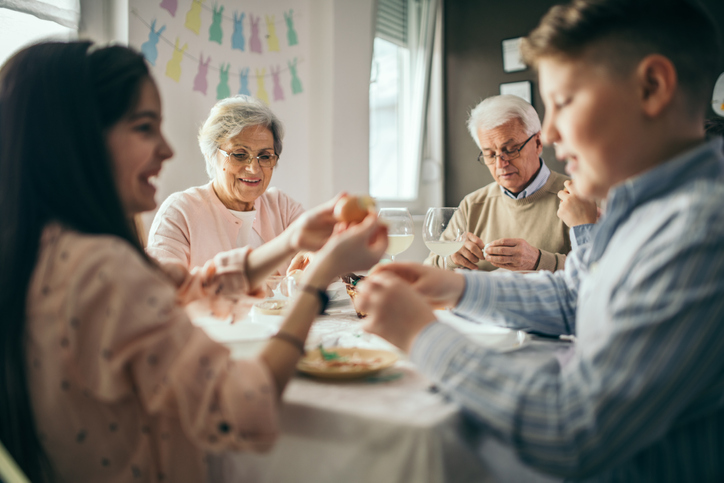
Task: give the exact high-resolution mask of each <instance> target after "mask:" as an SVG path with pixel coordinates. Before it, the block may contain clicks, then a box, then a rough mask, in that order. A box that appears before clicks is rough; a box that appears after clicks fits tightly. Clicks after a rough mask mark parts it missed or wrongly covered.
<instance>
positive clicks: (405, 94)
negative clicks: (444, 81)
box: [369, 0, 440, 207]
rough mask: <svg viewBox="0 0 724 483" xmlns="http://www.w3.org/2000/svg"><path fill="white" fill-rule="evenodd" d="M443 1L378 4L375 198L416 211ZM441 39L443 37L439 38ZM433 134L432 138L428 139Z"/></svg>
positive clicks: (373, 79)
mask: <svg viewBox="0 0 724 483" xmlns="http://www.w3.org/2000/svg"><path fill="white" fill-rule="evenodd" d="M438 4H439V2H438V0H378V3H377V18H376V25H375V39H374V50H373V54H372V69H371V76H370V160H369V163H370V194H371V195H372V196H373V197H375V198H377V199H378V200H380V201H383V202H385V201H386V202H388V203H383V204H388V205H390V204H395V203H402V204H405V205H407V206H410V207H412V206H413V205H414V204H415V203H416V202H419V198H420V175H421V171H422V170H423V169H422V167H423V163H422V159H423V152H424V147H425V145H426V144H427V141H426V140H425V137H424V136H425V134H426V129H428V122H427V121H428V105H429V97H430V72H431V63H432V51H433V46H434V43H433V40H434V36H435V34H436V32H435V26H436V23H437V25H440V24H439V22H436V20H437V15H438V10H439V9H438ZM438 35H439V32H438ZM428 134H429V133H428Z"/></svg>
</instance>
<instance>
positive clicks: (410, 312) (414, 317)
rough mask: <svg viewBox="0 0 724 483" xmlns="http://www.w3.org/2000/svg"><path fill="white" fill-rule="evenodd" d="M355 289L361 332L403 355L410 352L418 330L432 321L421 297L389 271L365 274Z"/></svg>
mask: <svg viewBox="0 0 724 483" xmlns="http://www.w3.org/2000/svg"><path fill="white" fill-rule="evenodd" d="M427 268H429V267H427ZM437 271H440V270H437ZM357 290H358V295H357V298H358V302H359V307H360V310H362V311H363V312H365V313H366V314H367V321H366V323H365V326H364V329H365V330H366V331H367V332H370V333H372V334H377V335H379V336H380V337H382V338H384V339H386V340H388V341H389V342H391V343H392V344H394V345H396V346H397V347H399V348H400V349H402V350H403V351H405V352H410V349H411V348H412V343H413V342H414V340H415V338H416V337H417V335H418V334H419V333H420V331H421V330H422V329H423V328H425V326H427V325H428V324H430V323H431V322H433V321H434V320H435V315H434V314H433V312H432V307H431V306H430V305H428V304H427V303H425V300H424V298H423V297H422V295H420V294H419V293H418V292H417V291H416V290H415V289H413V288H412V286H411V285H410V284H409V283H406V280H404V279H401V278H400V277H398V276H397V275H395V274H394V273H393V272H391V271H381V270H380V271H377V272H375V273H374V274H372V275H369V276H368V277H367V278H365V280H364V281H362V282H361V283H360V284H359V285H358V288H357Z"/></svg>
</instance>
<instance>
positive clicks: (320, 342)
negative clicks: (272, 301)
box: [206, 289, 573, 483]
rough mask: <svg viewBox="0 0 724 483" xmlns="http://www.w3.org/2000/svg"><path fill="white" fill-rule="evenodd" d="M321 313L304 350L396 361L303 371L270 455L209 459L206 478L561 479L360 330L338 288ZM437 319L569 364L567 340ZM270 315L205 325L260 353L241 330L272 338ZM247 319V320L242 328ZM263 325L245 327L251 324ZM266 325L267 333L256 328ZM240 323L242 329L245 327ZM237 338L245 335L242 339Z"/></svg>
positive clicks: (487, 341)
mask: <svg viewBox="0 0 724 483" xmlns="http://www.w3.org/2000/svg"><path fill="white" fill-rule="evenodd" d="M330 295H332V297H331V298H332V300H331V302H330V303H329V305H328V307H327V310H326V311H325V313H324V314H322V315H319V316H318V317H317V318H316V320H315V322H314V323H313V325H312V328H311V330H310V334H309V336H308V338H307V341H306V350H307V352H308V353H309V352H310V351H315V350H319V346H322V347H323V348H328V349H329V350H334V348H358V349H361V350H364V349H372V350H378V351H386V352H391V353H394V355H395V356H396V357H393V359H395V360H394V363H392V364H391V365H390V366H389V367H386V368H384V369H382V370H379V371H378V372H374V373H371V374H365V375H363V376H360V377H352V376H350V377H349V378H343V379H330V378H325V377H318V376H310V375H308V374H305V373H302V372H299V373H298V374H297V375H295V377H293V378H292V380H291V381H290V382H289V384H288V386H287V388H286V390H285V392H284V395H283V397H282V401H281V404H280V436H279V438H278V439H277V442H276V444H275V445H274V447H273V448H272V449H271V450H270V451H269V452H267V453H263V454H259V453H251V452H244V453H236V452H226V453H222V454H217V455H210V465H209V471H210V475H209V476H210V480H211V481H214V482H223V483H227V482H255V483H256V482H258V483H285V482H290V483H291V482H295V483H298V482H310V483H342V482H343V483H372V482H375V483H380V482H382V483H384V482H390V483H392V482H395V483H397V482H400V483H406V482H409V483H446V482H450V483H466V482H532V483H537V482H539V483H548V482H556V481H560V480H559V479H557V478H553V477H550V476H546V475H543V474H541V473H538V472H536V471H534V470H532V469H530V468H529V467H527V466H526V465H525V464H524V463H523V462H521V461H520V459H519V458H518V457H517V456H516V455H515V454H514V452H513V451H512V450H511V449H510V448H509V447H507V446H506V445H504V444H503V443H501V442H500V441H498V440H497V439H496V438H495V437H494V436H493V435H492V434H490V433H489V432H487V431H486V430H485V428H484V426H483V425H481V424H479V423H477V422H475V420H474V419H472V418H471V417H470V416H469V415H467V414H466V413H465V411H464V410H463V409H462V408H461V407H460V405H458V404H457V403H456V402H454V401H452V400H451V399H450V398H448V397H447V396H446V395H445V394H444V393H442V392H441V391H440V390H439V389H438V388H437V387H436V386H435V385H434V384H433V383H431V381H430V380H428V379H427V378H426V377H425V376H424V375H423V374H422V373H420V372H419V371H418V370H417V369H416V367H415V364H413V363H412V362H411V361H410V360H409V359H408V358H407V357H406V355H405V354H404V353H402V352H401V351H399V350H398V349H397V348H396V347H394V346H393V345H391V344H390V343H388V342H387V341H385V340H384V339H382V338H380V337H378V336H376V335H373V334H370V333H368V332H365V330H364V323H365V319H364V318H360V317H358V315H357V313H356V311H355V309H354V306H353V304H352V303H351V301H350V298H349V297H348V296H347V294H346V293H345V291H344V290H343V289H341V290H338V291H337V292H331V293H330ZM436 314H437V316H438V320H439V321H441V322H443V323H448V324H451V325H453V326H454V327H455V328H456V329H457V330H459V331H461V332H463V333H465V334H467V335H468V337H470V338H471V339H473V340H475V341H476V342H478V343H479V344H481V345H484V346H487V347H490V348H492V349H493V350H500V351H508V352H510V353H511V355H512V356H514V357H516V358H520V359H523V360H526V361H529V363H530V364H531V367H533V366H535V365H538V364H543V363H547V362H549V361H550V359H551V358H558V359H559V361H565V359H566V357H567V355H566V354H567V353H570V351H571V350H572V345H573V342H570V341H561V340H557V339H542V338H539V337H536V336H531V335H530V334H526V333H525V332H521V331H514V330H510V329H505V328H501V327H498V326H496V325H494V324H492V323H491V322H490V321H470V320H466V319H463V318H462V317H459V316H457V315H455V314H454V313H453V312H451V311H449V310H438V311H436ZM271 319H273V317H265V318H254V317H253V311H252V316H250V317H248V318H247V319H244V320H242V321H237V322H236V323H235V324H234V325H235V326H236V328H235V329H232V328H231V327H225V328H223V330H220V327H218V326H213V325H208V324H207V326H206V327H207V328H208V329H209V330H208V332H209V335H210V336H211V337H212V338H215V339H217V340H218V341H219V342H221V343H224V344H226V345H227V346H228V347H229V348H230V349H231V351H232V356H233V357H250V356H253V353H250V352H249V348H250V347H251V348H252V349H251V351H252V352H253V351H256V350H258V347H260V346H258V345H257V346H256V348H254V347H253V346H250V345H249V344H248V342H249V341H248V340H245V338H244V337H235V336H234V333H235V331H238V332H239V333H244V334H248V333H257V332H260V333H261V336H260V335H259V333H257V337H256V339H259V338H260V337H261V338H262V339H263V338H264V337H268V336H269V335H271V334H272V333H274V331H275V330H276V329H277V328H278V323H279V322H278V321H274V320H271ZM243 324H249V325H248V326H246V327H244V326H243ZM252 325H253V326H259V327H257V328H256V329H255V331H257V332H255V331H249V328H250V327H251V326H252ZM262 326H268V328H269V330H268V331H267V332H266V333H265V332H264V330H262V329H261V328H260V327H262ZM241 329H243V330H241ZM241 339H243V340H241Z"/></svg>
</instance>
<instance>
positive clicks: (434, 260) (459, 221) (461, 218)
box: [422, 200, 469, 270]
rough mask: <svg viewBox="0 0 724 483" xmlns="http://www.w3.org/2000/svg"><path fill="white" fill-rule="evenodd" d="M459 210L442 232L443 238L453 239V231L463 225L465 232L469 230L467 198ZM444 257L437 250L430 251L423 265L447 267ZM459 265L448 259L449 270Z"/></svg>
mask: <svg viewBox="0 0 724 483" xmlns="http://www.w3.org/2000/svg"><path fill="white" fill-rule="evenodd" d="M458 208H459V209H458V211H457V212H455V214H454V215H453V217H452V219H451V220H450V224H449V226H448V228H447V229H446V230H445V232H444V233H443V234H442V239H443V240H453V239H454V237H453V236H452V233H454V230H456V229H458V228H460V227H462V230H463V233H467V232H468V231H469V230H468V222H467V219H468V205H467V204H466V202H465V200H463V201H462V203H460V206H459V207H458ZM423 236H424V234H423ZM443 258H444V257H441V256H440V255H436V254H435V252H430V255H428V257H427V258H426V259H425V260H424V261H423V262H422V263H423V265H431V266H433V267H438V268H443V267H445V261H444V259H443ZM457 267H458V265H457V264H455V263H453V262H452V260H450V259H448V263H447V268H448V270H452V269H455V268H457Z"/></svg>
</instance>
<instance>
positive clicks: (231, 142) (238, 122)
mask: <svg viewBox="0 0 724 483" xmlns="http://www.w3.org/2000/svg"><path fill="white" fill-rule="evenodd" d="M283 136H284V128H283V126H282V123H281V122H280V121H279V119H278V118H277V117H276V116H275V115H274V113H273V112H272V111H271V110H270V109H269V108H268V107H267V106H265V105H264V104H263V103H262V102H260V101H258V100H257V99H254V98H252V97H247V96H236V97H230V98H227V99H223V100H221V101H219V102H218V103H216V105H215V106H214V107H213V108H212V109H211V113H210V114H209V117H208V119H206V122H205V123H204V125H203V127H202V128H201V130H200V131H199V146H200V147H201V152H202V153H203V155H204V158H205V160H206V172H207V173H208V174H209V178H210V179H211V181H210V182H209V183H207V184H205V185H203V186H198V187H194V188H190V189H187V190H186V191H183V192H180V193H175V194H173V195H171V196H169V197H168V198H167V199H166V201H165V202H164V203H163V204H162V205H161V208H159V210H158V213H157V214H156V217H155V219H154V220H153V224H152V225H151V230H150V233H149V237H148V246H147V252H148V253H149V255H151V256H153V257H154V258H156V259H157V260H159V261H161V262H164V263H169V262H177V263H178V262H180V263H181V264H183V265H184V266H185V267H186V268H187V269H191V268H194V267H199V266H203V265H204V263H206V262H207V261H208V260H210V259H212V258H213V257H214V256H215V255H216V254H218V253H220V252H224V251H227V250H231V249H234V248H238V247H243V246H249V247H252V248H256V247H259V246H261V245H262V244H265V243H274V244H279V245H280V246H282V245H283V248H284V249H286V250H287V252H288V255H289V258H291V257H292V256H293V255H294V254H295V253H296V252H298V251H299V250H306V249H312V248H311V247H307V246H304V243H301V244H300V236H299V233H297V232H298V231H299V229H301V226H300V224H297V225H294V226H293V227H292V228H291V229H290V230H287V228H288V227H289V226H290V225H291V224H292V222H293V221H294V220H295V219H297V218H298V217H299V216H300V215H301V214H302V213H303V212H304V210H303V208H302V205H301V204H299V203H297V202H296V201H294V200H293V199H292V198H290V197H289V196H287V195H286V194H284V193H283V192H281V191H279V190H278V189H276V188H269V189H267V188H268V187H269V182H270V181H271V178H272V175H273V174H274V167H275V166H276V164H277V162H278V160H279V155H280V154H281V152H282V138H283ZM297 226H299V227H300V228H295V227H297ZM285 230H286V232H285ZM282 233H284V235H282ZM280 235H282V236H280ZM286 265H288V261H287V263H286V264H285V263H282V266H281V267H280V271H282V272H283V271H284V270H285V269H286Z"/></svg>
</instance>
